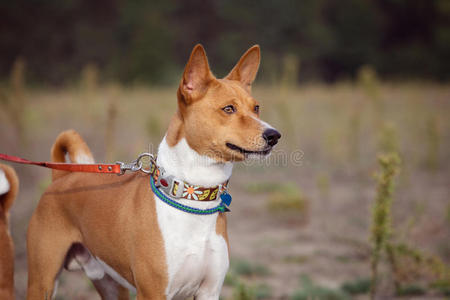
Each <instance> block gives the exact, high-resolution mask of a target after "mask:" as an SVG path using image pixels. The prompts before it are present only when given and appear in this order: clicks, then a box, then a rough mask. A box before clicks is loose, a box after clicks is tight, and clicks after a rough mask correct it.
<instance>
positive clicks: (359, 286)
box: [341, 278, 371, 295]
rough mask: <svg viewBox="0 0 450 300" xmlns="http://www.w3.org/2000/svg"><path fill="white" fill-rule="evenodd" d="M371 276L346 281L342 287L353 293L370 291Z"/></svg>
mask: <svg viewBox="0 0 450 300" xmlns="http://www.w3.org/2000/svg"><path fill="white" fill-rule="evenodd" d="M370 285H371V280H370V278H359V279H356V280H353V281H347V282H344V283H343V284H342V286H341V289H342V290H343V291H345V292H347V293H349V294H351V295H358V294H366V293H368V292H369V291H370Z"/></svg>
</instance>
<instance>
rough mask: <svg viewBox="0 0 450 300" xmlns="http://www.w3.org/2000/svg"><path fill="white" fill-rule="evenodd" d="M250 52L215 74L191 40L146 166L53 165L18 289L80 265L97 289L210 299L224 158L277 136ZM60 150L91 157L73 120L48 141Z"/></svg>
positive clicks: (228, 164) (109, 294)
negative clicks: (263, 111)
mask: <svg viewBox="0 0 450 300" xmlns="http://www.w3.org/2000/svg"><path fill="white" fill-rule="evenodd" d="M259 63H260V48H259V46H257V45H255V46H253V47H252V48H250V49H249V50H248V51H247V52H246V53H245V54H244V55H243V56H242V57H241V59H240V60H239V62H238V63H237V65H236V66H235V67H234V68H233V69H232V71H231V72H230V73H229V74H228V75H227V76H226V77H225V78H223V79H217V78H216V77H215V76H214V75H213V74H212V72H211V71H210V68H209V64H208V59H207V56H206V53H205V50H204V48H203V47H202V46H201V45H197V46H195V47H194V49H193V50H192V53H191V55H190V58H189V60H188V62H187V64H186V67H185V70H184V73H183V76H182V78H181V81H180V85H179V88H178V91H177V99H178V109H177V111H176V113H175V114H174V116H173V117H172V119H171V120H170V124H169V127H168V130H167V132H166V135H165V136H164V138H163V140H162V142H161V144H160V145H159V149H158V154H157V158H156V164H155V165H154V167H155V168H157V169H154V170H153V172H152V175H151V176H148V175H147V174H144V173H143V172H134V173H127V174H125V175H123V176H116V175H112V174H93V173H68V172H65V171H53V182H52V184H51V185H50V186H49V187H48V189H47V190H46V191H45V192H44V194H43V196H42V198H41V200H40V202H39V204H38V206H37V208H36V210H35V212H34V214H33V216H32V218H31V220H30V224H29V228H28V234H27V251H28V271H29V275H28V294H27V297H28V299H48V298H50V297H52V295H54V293H55V291H56V287H55V286H56V283H55V282H56V280H57V277H58V274H59V273H60V272H61V270H62V269H63V268H66V269H68V270H73V269H76V268H81V269H83V270H84V272H85V273H86V275H87V276H88V277H89V278H90V279H91V280H92V282H93V284H94V286H95V288H96V289H97V291H98V293H99V294H100V296H101V297H102V299H128V295H129V291H128V290H131V291H134V292H135V293H136V294H137V299H139V300H143V299H186V298H188V297H194V299H196V300H206V299H208V300H211V299H219V295H220V291H221V288H222V284H223V281H224V278H225V274H226V272H227V269H228V266H229V246H228V236H227V220H226V215H225V211H226V210H227V209H226V208H225V207H224V206H223V205H222V206H220V204H221V203H222V200H221V197H222V196H220V197H219V195H224V194H227V193H226V186H227V181H228V179H229V178H230V176H231V172H232V167H233V163H234V162H237V161H243V160H245V159H247V158H248V157H253V156H258V157H263V156H267V155H268V154H269V153H270V151H271V150H272V148H273V146H274V145H275V144H276V143H277V141H278V139H279V138H280V137H281V135H280V133H279V132H278V131H276V130H275V129H274V128H273V127H271V126H270V125H269V124H267V123H265V122H263V121H261V120H260V118H259V105H258V102H257V101H256V100H255V99H254V98H253V97H252V96H251V85H252V83H253V81H254V79H255V77H256V74H257V71H258V68H259ZM66 154H68V155H69V157H70V160H71V161H72V162H75V163H93V162H94V159H93V157H92V154H91V152H90V150H89V148H88V146H87V145H86V144H85V142H84V141H83V139H82V138H81V137H80V135H79V134H78V133H76V132H75V131H65V132H63V133H61V134H60V135H59V137H58V138H57V140H56V142H55V144H54V145H53V148H52V150H51V156H52V160H53V161H55V162H64V161H65V155H66ZM155 170H156V171H155ZM158 176H159V177H158ZM149 181H150V184H149ZM164 187H165V189H164ZM163 199H165V200H164V201H163ZM186 207H187V208H186ZM216 208H217V209H216ZM186 210H189V212H188V211H186ZM193 211H194V212H197V214H196V213H190V212H193ZM200 211H201V212H205V211H207V212H211V211H213V212H214V213H208V214H203V213H202V215H199V214H198V212H200Z"/></svg>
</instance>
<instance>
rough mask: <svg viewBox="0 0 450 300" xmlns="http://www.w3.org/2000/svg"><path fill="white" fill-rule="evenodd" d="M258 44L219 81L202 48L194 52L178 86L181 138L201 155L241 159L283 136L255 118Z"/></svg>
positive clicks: (262, 151)
mask: <svg viewBox="0 0 450 300" xmlns="http://www.w3.org/2000/svg"><path fill="white" fill-rule="evenodd" d="M259 61H260V50H259V46H253V47H251V48H250V49H249V50H248V51H247V52H246V53H245V54H244V55H243V56H242V57H241V59H240V60H239V62H238V63H237V64H236V66H235V67H234V68H233V69H232V70H231V72H230V73H229V74H228V75H227V76H226V77H225V78H223V79H217V78H216V77H215V76H214V75H213V74H212V73H211V70H210V69H209V64H208V59H207V57H206V53H205V50H204V49H203V47H202V46H201V45H197V46H195V47H194V49H193V50H192V53H191V56H190V58H189V61H188V62H187V64H186V68H185V70H184V73H183V77H182V79H181V82H180V86H179V88H178V93H177V96H178V106H179V115H180V117H181V121H182V122H183V130H184V134H183V135H184V137H185V138H186V140H187V142H188V144H189V146H190V147H191V148H193V149H194V150H195V151H197V152H198V153H199V154H202V155H208V156H210V157H213V158H214V159H216V160H218V161H222V162H225V161H241V160H244V159H246V158H247V157H249V156H265V155H268V154H269V153H270V151H271V150H272V148H273V146H275V144H276V143H277V142H278V139H279V138H280V137H281V135H280V133H279V132H278V131H276V130H275V129H274V128H273V127H272V126H270V125H269V124H267V123H265V122H263V121H261V120H260V118H259V109H260V106H259V103H258V101H257V100H256V99H254V98H253V97H252V95H251V85H252V83H253V81H254V79H255V77H256V74H257V72H258V68H259Z"/></svg>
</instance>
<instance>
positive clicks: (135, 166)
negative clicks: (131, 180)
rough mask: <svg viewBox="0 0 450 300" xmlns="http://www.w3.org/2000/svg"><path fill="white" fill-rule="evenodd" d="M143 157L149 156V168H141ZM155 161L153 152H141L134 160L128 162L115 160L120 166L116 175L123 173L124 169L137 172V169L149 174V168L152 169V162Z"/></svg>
mask: <svg viewBox="0 0 450 300" xmlns="http://www.w3.org/2000/svg"><path fill="white" fill-rule="evenodd" d="M144 157H149V159H150V168H149V169H144V168H142V159H143V158H144ZM154 163H155V157H154V156H153V154H150V153H146V152H145V153H141V154H140V155H139V156H138V158H137V159H136V160H135V161H132V162H130V163H124V162H121V161H116V164H117V165H119V166H120V173H119V174H117V175H119V176H120V175H123V174H125V172H126V171H128V170H129V171H132V172H137V171H142V172H144V173H146V174H150V173H151V169H152V167H151V166H152V164H154Z"/></svg>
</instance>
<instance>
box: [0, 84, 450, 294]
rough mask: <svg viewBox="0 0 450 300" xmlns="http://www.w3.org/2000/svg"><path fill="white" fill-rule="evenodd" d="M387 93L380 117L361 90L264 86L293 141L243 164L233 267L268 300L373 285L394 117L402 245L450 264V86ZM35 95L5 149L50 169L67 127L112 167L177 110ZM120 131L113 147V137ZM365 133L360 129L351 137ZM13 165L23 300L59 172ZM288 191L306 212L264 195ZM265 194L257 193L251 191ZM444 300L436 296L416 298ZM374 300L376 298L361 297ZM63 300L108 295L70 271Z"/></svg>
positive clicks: (237, 185)
mask: <svg viewBox="0 0 450 300" xmlns="http://www.w3.org/2000/svg"><path fill="white" fill-rule="evenodd" d="M380 89H381V94H382V96H381V100H380V102H381V103H384V105H385V106H384V107H385V108H384V110H383V113H382V114H381V116H378V117H377V116H376V114H375V113H374V111H375V108H373V107H374V106H373V102H371V100H370V97H369V96H367V95H365V94H364V91H361V89H359V88H355V87H353V86H351V85H349V86H344V87H342V86H339V85H337V86H334V87H327V86H309V87H304V88H301V89H294V90H289V91H283V90H282V91H281V92H280V90H278V89H271V90H266V89H264V88H263V87H261V88H259V89H258V88H257V89H255V95H256V96H257V97H259V98H260V102H261V105H262V111H263V113H262V115H263V119H265V120H267V121H269V122H270V123H271V124H272V125H274V126H275V127H277V128H278V129H280V131H281V132H282V133H283V138H282V141H281V142H280V145H279V146H278V149H279V150H280V153H281V154H280V153H278V154H274V156H273V157H272V158H271V159H269V163H266V162H263V163H261V162H253V163H246V164H239V165H236V167H235V169H234V172H233V177H232V179H231V186H230V193H231V195H232V196H233V203H232V205H231V212H230V213H229V214H228V218H229V222H228V224H229V226H228V230H229V236H230V244H231V260H232V262H238V263H242V261H245V262H248V263H251V264H254V265H258V266H262V267H261V268H263V269H264V270H265V271H264V272H254V274H250V275H245V274H244V275H239V276H238V278H239V280H240V281H242V282H243V283H245V285H247V286H250V287H256V289H258V286H259V285H261V284H263V285H265V286H267V287H268V289H269V290H270V292H269V293H268V295H266V296H265V298H264V299H289V298H290V297H291V295H292V294H293V293H294V291H296V290H298V289H299V288H301V283H300V278H301V277H302V276H303V275H307V276H308V277H309V278H310V279H311V280H312V281H313V282H314V284H315V285H318V286H323V287H326V288H330V289H338V288H339V287H340V286H341V285H342V284H343V283H344V282H348V281H352V280H355V279H359V278H367V277H369V276H370V255H371V250H370V240H369V233H370V220H371V219H370V218H371V207H372V205H373V201H374V198H375V193H376V181H375V180H374V178H373V174H374V172H375V171H377V170H378V166H377V163H376V154H377V153H378V151H379V148H378V146H377V145H378V142H377V141H378V140H379V136H380V134H383V133H382V132H383V128H384V127H383V125H382V124H383V121H384V120H387V121H389V122H392V123H393V124H394V125H395V128H396V130H397V131H396V132H397V133H396V138H395V139H396V140H395V141H394V142H395V143H397V144H398V145H397V147H398V149H399V152H400V154H401V156H402V160H403V165H402V171H401V173H400V175H399V176H398V178H397V179H396V183H397V184H396V190H395V194H394V195H395V196H394V202H393V209H392V211H393V224H394V228H395V230H396V238H398V239H399V240H402V241H404V242H407V243H408V244H410V245H413V246H414V247H417V248H418V249H421V250H423V251H426V252H427V253H431V254H433V255H436V256H438V257H439V258H440V259H442V260H443V261H444V262H446V263H447V264H448V263H449V262H450V239H449V236H450V219H449V218H450V164H449V163H448V161H449V160H448V158H449V153H450V151H449V150H450V138H449V137H450V134H449V132H450V130H449V129H450V124H449V123H450V122H449V119H448V115H449V112H450V103H449V102H448V100H449V99H450V88H449V87H447V86H435V85H431V86H429V85H424V86H421V87H414V84H412V85H403V86H401V87H395V86H391V85H387V86H383V87H381V88H380ZM278 94H279V95H282V96H280V98H281V100H276V101H279V102H276V101H275V100H272V98H274V97H275V96H276V95H278ZM26 95H27V107H26V109H24V112H23V113H24V115H25V116H26V118H25V120H24V121H23V122H24V124H25V128H26V139H25V141H22V142H20V141H19V140H18V138H17V128H16V127H15V126H14V123H13V122H12V121H11V118H10V117H9V115H8V111H6V110H3V111H0V128H1V130H0V140H1V142H0V152H1V153H8V154H16V155H22V156H24V157H26V158H28V159H33V160H47V159H48V157H49V149H50V147H51V145H52V142H53V140H54V138H55V137H56V136H57V134H58V133H59V132H60V131H62V130H65V129H68V128H74V129H76V130H78V131H80V132H81V134H82V135H83V136H84V137H85V139H86V141H87V143H88V144H89V146H90V147H91V148H92V150H93V153H94V156H95V157H96V158H98V160H99V161H103V160H105V159H106V157H107V156H108V155H111V156H112V157H114V158H113V160H114V161H115V160H124V161H127V160H132V159H133V158H134V157H135V156H136V155H137V154H138V153H140V152H144V151H146V150H147V149H148V147H149V146H148V145H149V143H150V144H152V145H153V147H152V148H151V149H150V150H151V151H153V152H155V151H156V145H157V143H158V141H159V140H160V139H161V137H162V135H163V133H164V131H165V128H166V126H167V124H168V119H169V116H170V115H171V114H172V113H173V111H174V110H175V96H174V95H175V90H174V89H173V88H172V89H147V88H134V89H124V88H120V87H117V86H112V87H105V88H101V89H99V91H96V92H95V93H93V94H90V93H88V92H81V91H78V90H76V89H74V90H62V91H61V90H60V91H42V90H39V91H28V92H27V94H26ZM111 99H113V100H112V102H113V103H115V104H114V109H117V116H116V118H115V119H114V120H113V121H112V123H111V122H110V121H111V120H109V121H108V113H107V111H108V107H109V106H108V105H110V104H109V103H111ZM330 99H331V100H330ZM338 101H342V103H339V102H338ZM364 101H366V102H364ZM361 103H365V104H364V105H361ZM367 103H369V104H367ZM144 107H145V109H143V108H144ZM355 116H357V117H355ZM430 116H431V117H430ZM355 118H356V119H357V120H356V121H355V120H354V119H355ZM377 118H380V119H381V121H380V120H378V121H377ZM430 118H431V119H430ZM435 118H436V119H437V120H438V121H437V122H438V124H439V125H438V126H439V129H438V131H437V132H438V149H439V150H438V157H437V159H438V165H437V166H436V167H433V168H432V169H430V168H428V167H426V166H425V164H426V161H427V157H428V155H430V154H428V153H429V150H427V149H428V148H429V146H427V145H428V144H433V142H432V141H431V142H429V141H427V139H430V138H428V137H427V134H428V133H427V132H428V131H427V130H428V129H427V128H428V127H427V126H428V125H427V124H428V123H427V122H428V121H427V120H434V119H435ZM108 124H109V125H108ZM111 124H114V126H113V127H114V128H113V129H112V130H113V135H112V136H113V137H114V140H113V141H112V142H111V141H106V140H105V136H108V134H106V133H105V132H107V131H108V128H110V129H111ZM355 124H356V125H355ZM374 124H375V125H374ZM380 124H381V125H380ZM355 126H358V129H357V132H356V133H355V134H354V136H353V137H352V135H351V132H352V128H353V127H355ZM428 135H430V134H428ZM355 136H356V142H354V139H355ZM431 139H432V137H431ZM354 144H356V146H352V145H354ZM106 145H114V149H113V151H112V150H111V149H109V150H108V151H110V152H112V153H109V154H108V151H107V149H106ZM352 147H356V150H355V149H353V148H352ZM295 151H298V153H301V155H300V156H298V157H297V158H295V157H293V156H292V153H293V152H295ZM352 151H355V152H352ZM349 153H350V154H349ZM354 153H357V154H354ZM279 155H281V156H283V155H285V157H287V158H286V162H287V163H284V161H280V160H277V159H274V158H278V157H279ZM14 167H15V168H16V170H17V172H18V175H19V178H20V181H21V186H20V187H21V188H20V194H19V197H18V199H17V201H16V202H15V204H14V207H13V209H12V211H11V232H12V235H13V239H14V242H15V253H16V257H15V263H16V271H15V286H16V294H17V299H24V298H25V294H26V278H27V266H26V241H25V237H26V228H27V224H28V221H29V218H30V216H31V214H32V212H33V209H34V207H35V206H36V204H37V203H38V201H39V197H40V194H41V193H42V191H43V190H44V188H45V186H46V185H47V184H48V183H49V180H50V177H49V176H50V172H49V171H48V170H45V169H41V168H38V167H34V166H20V165H14ZM286 183H287V184H291V185H294V186H296V188H297V189H298V190H299V191H301V195H302V199H303V200H302V201H304V202H305V203H306V205H305V206H304V207H303V208H302V209H292V210H290V209H287V210H277V209H273V208H270V207H269V206H268V203H269V199H270V197H271V195H272V193H271V192H270V191H266V190H265V188H264V187H265V186H273V185H274V184H275V185H279V186H283V185H284V184H286ZM255 185H256V186H257V187H258V188H257V189H256V190H255V189H254V188H253V189H252V188H251V187H252V186H255ZM258 189H259V190H258ZM382 264H383V266H382V268H381V274H382V277H383V282H382V285H381V287H380V289H379V293H378V297H379V299H388V298H392V291H393V286H392V282H391V280H390V278H391V276H392V275H391V274H390V272H389V270H388V268H387V267H386V266H385V262H383V263H382ZM442 297H443V296H442V295H441V294H437V293H436V292H435V291H434V290H427V291H426V294H425V295H421V296H416V298H417V299H425V298H427V299H441V298H442ZM222 298H223V299H237V296H236V294H235V287H234V286H233V285H230V284H227V285H225V287H224V290H223V293H222ZM366 298H367V299H368V296H367V294H365V295H362V296H358V299H366ZM409 298H413V296H410V297H409ZM57 299H99V297H98V296H97V295H96V293H95V291H94V289H93V287H92V285H91V284H90V283H89V281H88V280H87V278H86V277H85V276H84V275H83V274H81V273H78V272H73V273H69V272H67V271H65V272H63V273H62V276H61V278H60V284H59V289H58V294H57Z"/></svg>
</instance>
